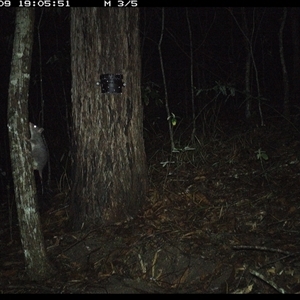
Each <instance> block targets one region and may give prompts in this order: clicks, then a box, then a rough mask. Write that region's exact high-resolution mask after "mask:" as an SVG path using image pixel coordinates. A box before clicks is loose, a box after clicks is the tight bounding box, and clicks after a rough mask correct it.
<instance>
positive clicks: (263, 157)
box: [255, 148, 269, 161]
mask: <svg viewBox="0 0 300 300" xmlns="http://www.w3.org/2000/svg"><path fill="white" fill-rule="evenodd" d="M255 153H256V158H257V159H259V160H260V161H262V160H268V159H269V156H268V155H267V153H266V151H263V150H261V148H259V149H258V150H257V151H255Z"/></svg>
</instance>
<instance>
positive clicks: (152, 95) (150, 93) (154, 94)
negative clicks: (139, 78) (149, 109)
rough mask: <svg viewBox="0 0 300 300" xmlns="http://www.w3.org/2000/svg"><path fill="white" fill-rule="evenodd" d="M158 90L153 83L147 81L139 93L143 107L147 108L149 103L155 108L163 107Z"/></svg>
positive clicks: (156, 85)
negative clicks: (152, 103) (140, 93)
mask: <svg viewBox="0 0 300 300" xmlns="http://www.w3.org/2000/svg"><path fill="white" fill-rule="evenodd" d="M159 89H160V86H159V85H158V84H156V83H155V82H153V81H147V82H146V83H145V84H144V85H142V89H141V92H142V101H143V103H144V105H146V106H148V105H149V104H150V103H151V102H154V104H155V105H156V106H162V105H163V101H162V99H161V97H160V91H159Z"/></svg>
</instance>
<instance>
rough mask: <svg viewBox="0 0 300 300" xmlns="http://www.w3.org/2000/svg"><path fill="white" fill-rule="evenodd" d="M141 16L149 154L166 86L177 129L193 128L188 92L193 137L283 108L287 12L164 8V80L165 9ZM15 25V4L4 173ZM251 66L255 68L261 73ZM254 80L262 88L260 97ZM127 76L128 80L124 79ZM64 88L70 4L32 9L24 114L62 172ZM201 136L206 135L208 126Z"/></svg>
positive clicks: (292, 17)
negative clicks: (248, 110)
mask: <svg viewBox="0 0 300 300" xmlns="http://www.w3.org/2000/svg"><path fill="white" fill-rule="evenodd" d="M103 9H109V8H103ZM286 12H287V17H286V21H285V24H284V28H283V35H282V37H283V53H284V58H285V63H286V68H287V75H288V84H289V105H290V108H291V119H289V120H287V121H288V122H287V124H288V123H289V122H293V125H295V126H297V124H298V123H297V116H298V114H299V108H300V107H299V87H298V86H299V85H298V82H299V77H300V76H299V41H298V39H299V26H298V25H299V9H298V8H288V9H287V10H286ZM140 13H141V18H140V35H141V59H142V78H141V79H142V96H143V101H144V127H145V143H146V150H147V145H150V144H151V139H152V137H153V136H156V135H158V134H165V135H166V139H168V135H169V132H168V123H167V122H168V121H167V112H166V109H165V102H164V101H165V88H166V89H167V95H168V102H169V108H170V113H172V114H174V116H175V117H176V120H177V125H176V126H177V127H176V128H179V129H178V130H179V131H180V130H182V131H184V130H185V129H186V128H191V126H192V125H191V124H192V121H193V118H192V111H193V108H192V105H191V99H192V97H193V95H194V109H195V116H196V117H197V119H196V124H195V125H196V130H197V132H198V134H205V132H204V131H203V127H205V125H209V126H211V125H213V126H216V124H217V122H220V124H219V123H218V124H219V125H218V126H221V127H222V126H223V125H224V124H227V125H228V124H230V126H231V127H235V126H236V127H239V126H242V125H241V124H244V123H241V122H246V123H247V124H249V123H251V124H252V125H253V126H258V125H259V124H260V122H261V120H260V117H261V116H260V117H259V105H260V106H261V109H262V114H263V117H264V119H266V118H270V117H273V116H275V115H276V116H279V115H281V114H283V109H284V101H283V100H284V95H285V94H284V93H285V91H284V81H283V68H282V64H281V60H280V42H279V31H280V26H281V25H282V20H283V16H284V8H282V7H280V8H263V7H259V8H244V9H242V8H239V7H235V8H225V7H222V8H204V7H195V8H184V7H180V8H165V9H164V30H163V39H162V44H161V50H162V57H161V58H162V61H163V65H164V75H165V79H166V86H164V83H163V76H162V69H161V63H160V56H159V51H158V42H159V40H160V38H161V34H162V9H161V8H140ZM14 21H15V9H14V8H2V9H1V10H0V28H1V30H0V45H1V47H0V70H1V81H0V97H1V98H0V105H1V106H0V112H1V115H0V128H1V140H0V143H1V153H0V155H1V156H0V159H1V160H0V162H1V165H0V167H1V171H2V176H3V174H4V173H5V174H8V173H9V172H10V163H9V158H8V157H9V153H8V139H7V130H6V123H7V121H6V113H7V91H8V83H9V74H10V62H11V53H12V44H13V35H14ZM189 25H190V31H189ZM245 28H247V30H248V31H247V32H246V31H245ZM190 34H191V35H190ZM190 36H191V37H192V53H193V66H192V67H193V86H194V89H193V91H192V89H191V75H190V74H191V56H190V53H191V39H190ZM245 37H246V38H247V39H248V40H249V41H250V43H251V47H252V51H253V52H252V54H253V57H251V66H250V91H249V93H250V97H252V98H251V118H249V119H246V117H245V108H246V98H247V96H249V93H248V94H247V93H246V90H245V73H246V61H247V54H248V49H247V43H245ZM104 42H105V41H104ZM120 55H122V53H120ZM253 63H255V65H254V64H253ZM254 67H256V70H257V75H258V76H257V77H256V73H255V68H254ZM110 72H111V70H107V73H110ZM99 76H100V74H99ZM41 79H42V84H41ZM257 79H258V80H259V88H260V90H259V93H260V94H258V89H257ZM98 80H99V78H95V83H96V82H97V81H98ZM124 81H125V82H126V78H125V80H124ZM70 89H71V73H70V10H69V9H64V8H60V9H59V8H47V9H36V21H35V41H34V50H33V61H32V72H31V86H30V95H29V114H30V116H29V119H30V121H31V122H33V123H35V124H38V125H40V126H43V127H44V128H45V136H46V139H47V141H48V146H49V149H50V153H51V163H52V165H53V169H54V171H55V169H57V171H59V172H61V171H62V168H63V167H64V166H63V164H62V161H63V159H66V156H67V153H68V151H69V141H70V136H71V134H72V130H71V127H70V124H71V122H70V120H71V119H70V117H71V116H70V104H71V101H70V99H71V90H70ZM99 93H100V88H99ZM216 111H217V116H216ZM207 112H213V113H212V114H213V115H214V118H215V120H214V123H213V124H212V123H210V124H205V122H208V121H207V120H208V119H207V118H208V115H207ZM203 116H205V117H203ZM282 117H283V116H282ZM268 122H274V120H272V121H271V119H270V121H266V120H265V123H266V124H267V123H268ZM222 124H223V125H222ZM209 126H208V127H209ZM287 126H288V125H287ZM207 132H208V134H209V131H207ZM175 140H176V135H175Z"/></svg>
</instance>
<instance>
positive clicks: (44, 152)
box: [29, 122, 48, 184]
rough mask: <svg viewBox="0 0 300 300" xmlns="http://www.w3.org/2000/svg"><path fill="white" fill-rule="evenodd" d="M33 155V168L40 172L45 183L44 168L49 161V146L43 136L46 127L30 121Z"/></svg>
mask: <svg viewBox="0 0 300 300" xmlns="http://www.w3.org/2000/svg"><path fill="white" fill-rule="evenodd" d="M29 129H30V140H29V142H30V144H31V155H32V159H33V169H34V170H37V171H38V172H39V175H40V178H41V183H42V184H43V169H44V167H45V165H46V163H47V161H48V148H47V146H46V144H45V140H44V138H43V136H42V132H43V131H44V128H40V127H38V126H36V125H34V124H32V123H30V122H29Z"/></svg>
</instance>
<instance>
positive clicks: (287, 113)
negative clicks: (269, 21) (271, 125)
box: [278, 7, 290, 121]
mask: <svg viewBox="0 0 300 300" xmlns="http://www.w3.org/2000/svg"><path fill="white" fill-rule="evenodd" d="M286 16H287V8H286V7H284V8H283V17H282V21H281V25H280V29H279V33H278V38H279V54H280V62H281V67H282V76H283V91H284V96H283V115H284V116H285V118H286V119H287V120H288V121H289V120H290V93H289V92H290V84H289V78H288V73H287V68H286V63H285V58H284V51H283V50H284V49H283V29H284V25H285V21H286Z"/></svg>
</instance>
